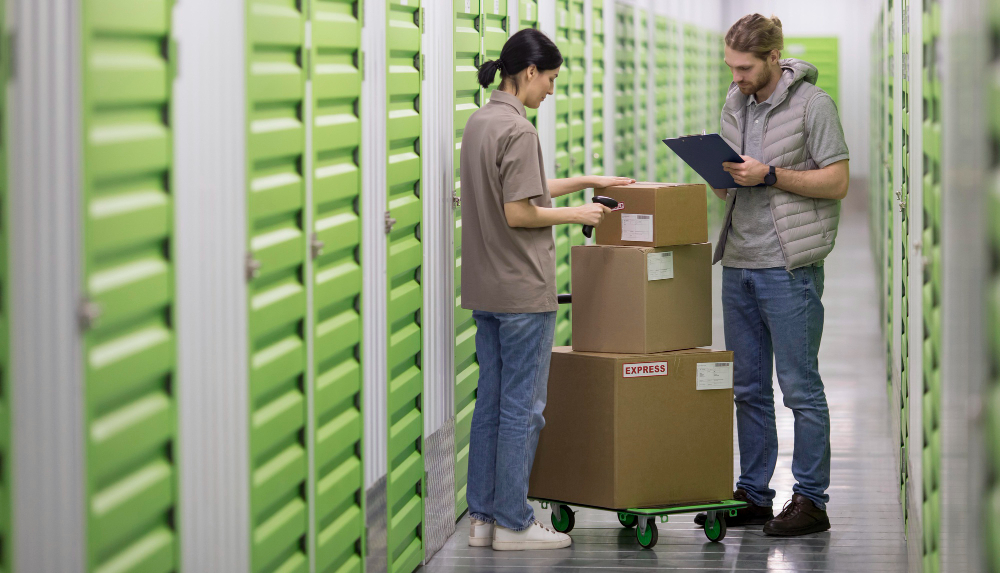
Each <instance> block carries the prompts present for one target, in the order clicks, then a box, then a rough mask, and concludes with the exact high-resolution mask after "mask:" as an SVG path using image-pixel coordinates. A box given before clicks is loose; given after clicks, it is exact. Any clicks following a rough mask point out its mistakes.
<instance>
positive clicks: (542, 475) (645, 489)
mask: <svg viewBox="0 0 1000 573" xmlns="http://www.w3.org/2000/svg"><path fill="white" fill-rule="evenodd" d="M732 361H733V353H732V352H723V351H717V350H710V349H695V350H680V351H677V352H668V353H664V354H654V355H636V354H593V353H584V352H575V351H572V350H570V349H569V348H568V347H561V348H555V349H553V350H552V366H551V370H550V374H549V388H548V404H547V406H546V407H545V421H546V422H545V428H544V429H543V430H542V433H541V436H540V437H539V441H538V450H537V452H536V454H535V464H534V467H533V469H532V472H531V481H530V485H529V491H528V495H529V496H530V497H533V498H539V499H548V500H555V501H562V502H566V503H576V504H580V505H591V506H595V507H604V508H610V509H629V508H638V507H660V506H669V505H680V504H691V503H700V502H711V501H720V500H724V499H730V497H731V496H732V492H733V481H734V479H733V389H732V387H733V375H732V372H733V363H732Z"/></svg>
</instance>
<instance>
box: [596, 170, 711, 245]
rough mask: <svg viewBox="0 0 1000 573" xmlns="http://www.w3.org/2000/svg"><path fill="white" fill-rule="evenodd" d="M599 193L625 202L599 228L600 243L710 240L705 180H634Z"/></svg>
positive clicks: (694, 241)
mask: <svg viewBox="0 0 1000 573" xmlns="http://www.w3.org/2000/svg"><path fill="white" fill-rule="evenodd" d="M598 194H599V195H604V196H605V197H611V198H612V199H617V200H618V203H619V205H621V204H624V208H622V209H621V210H619V211H613V212H612V213H610V214H609V215H608V216H607V217H605V218H604V222H603V223H601V226H600V227H598V228H597V244H598V245H630V246H633V247H669V246H671V245H690V244H693V243H706V242H708V198H707V196H706V194H705V185H704V184H700V185H683V184H679V183H634V184H632V185H625V186H623V187H608V188H607V189H601V190H599V191H598Z"/></svg>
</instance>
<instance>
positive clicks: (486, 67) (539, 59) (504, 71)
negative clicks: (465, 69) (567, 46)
mask: <svg viewBox="0 0 1000 573" xmlns="http://www.w3.org/2000/svg"><path fill="white" fill-rule="evenodd" d="M562 63H563V57H562V54H561V53H559V48H557V47H556V45H555V43H554V42H553V41H552V40H550V39H549V37H548V36H546V35H545V34H543V33H542V32H540V31H538V30H535V29H534V28H525V29H524V30H521V31H520V32H518V33H516V34H514V35H513V36H511V37H510V39H508V40H507V43H505V44H504V45H503V49H502V50H500V57H499V58H497V59H495V60H490V61H488V62H486V63H484V64H483V65H481V66H479V84H480V85H481V86H483V87H484V88H488V87H490V85H492V84H493V80H494V79H496V73H497V71H499V72H500V85H501V86H503V83H504V82H505V81H508V80H509V81H510V82H512V83H513V84H514V92H515V93H517V90H518V87H519V86H518V85H517V80H516V79H515V76H516V75H517V74H519V73H521V70H524V69H525V68H527V67H529V66H531V65H534V66H535V67H536V68H538V71H540V72H544V71H546V70H554V69H556V68H558V67H559V66H561V65H562Z"/></svg>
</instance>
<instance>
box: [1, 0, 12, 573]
mask: <svg viewBox="0 0 1000 573" xmlns="http://www.w3.org/2000/svg"><path fill="white" fill-rule="evenodd" d="M5 12H6V6H5V1H4V0H0V41H6V39H5V38H4V35H5V34H4V32H3V30H5V29H6V28H5V27H4V26H5V22H4V15H5ZM7 59H8V58H7V57H6V56H3V55H0V214H2V213H6V212H7V176H8V171H7V99H6V98H7V79H8V67H7ZM6 223H7V220H6V218H0V571H10V570H11V558H10V551H9V550H3V548H5V547H11V515H10V513H11V512H10V505H11V497H10V490H11V487H10V484H11V481H10V472H11V467H10V466H11V460H10V438H11V435H10V434H11V425H10V382H9V381H8V380H9V378H10V331H9V324H10V319H9V317H10V313H9V312H8V311H7V296H3V295H6V293H7V292H8V290H7V289H8V284H9V283H8V281H7V278H8V273H9V271H8V268H7V225H6Z"/></svg>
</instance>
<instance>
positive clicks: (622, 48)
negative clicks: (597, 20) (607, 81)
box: [615, 4, 635, 177]
mask: <svg viewBox="0 0 1000 573" xmlns="http://www.w3.org/2000/svg"><path fill="white" fill-rule="evenodd" d="M632 11H633V8H632V7H631V6H624V5H622V4H616V5H615V26H616V29H615V32H616V34H615V47H616V48H617V49H616V50H615V65H616V66H617V70H616V74H615V172H616V173H615V175H620V176H623V177H633V176H635V131H634V129H635V124H634V115H635V99H634V94H635V85H634V83H633V82H634V74H635V54H634V52H635V37H634V36H633V33H634V30H635V22H634V20H633V13H632Z"/></svg>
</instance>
